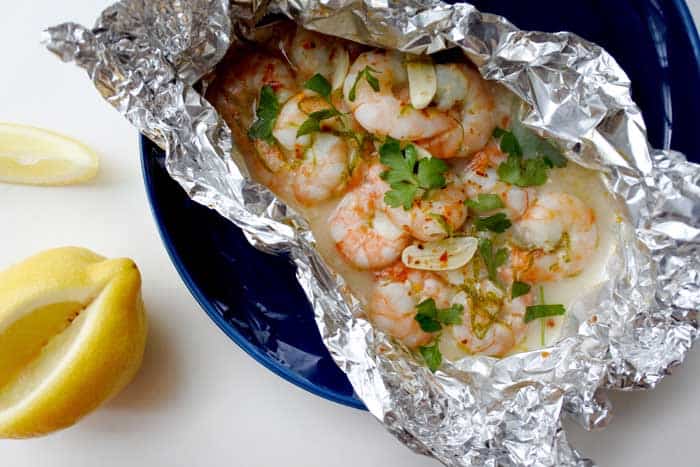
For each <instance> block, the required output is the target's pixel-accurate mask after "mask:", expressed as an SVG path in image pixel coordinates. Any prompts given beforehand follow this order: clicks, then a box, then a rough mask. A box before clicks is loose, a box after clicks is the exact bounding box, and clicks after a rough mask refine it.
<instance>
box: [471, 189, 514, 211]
mask: <svg viewBox="0 0 700 467" xmlns="http://www.w3.org/2000/svg"><path fill="white" fill-rule="evenodd" d="M464 204H466V205H467V206H468V207H469V208H471V209H473V210H474V211H476V212H479V213H481V212H488V211H493V210H495V209H501V208H503V207H505V205H504V204H503V200H502V199H501V197H500V196H498V195H494V194H484V193H481V194H479V195H478V196H477V197H476V199H468V200H466V201H465V202H464Z"/></svg>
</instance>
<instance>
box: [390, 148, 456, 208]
mask: <svg viewBox="0 0 700 467" xmlns="http://www.w3.org/2000/svg"><path fill="white" fill-rule="evenodd" d="M379 161H380V162H381V163H382V164H384V165H385V166H387V167H388V169H387V170H385V171H384V172H382V175H381V177H382V179H384V180H386V182H387V183H388V184H389V186H390V187H391V190H389V191H387V192H386V193H385V194H384V202H386V204H388V205H389V206H391V207H393V208H396V207H399V206H403V208H404V209H405V210H406V211H408V210H409V209H411V206H413V201H414V200H415V199H416V198H417V197H418V196H421V195H422V194H424V193H426V192H427V191H428V190H431V189H434V188H443V187H444V186H445V184H446V181H445V172H447V170H448V166H447V164H446V163H445V162H444V161H442V160H440V159H435V158H425V159H420V160H418V152H417V151H416V148H415V146H413V145H412V144H409V145H408V146H406V147H405V148H404V149H403V150H401V144H400V143H399V142H398V141H397V140H395V139H393V138H387V139H386V142H385V143H384V144H382V145H381V147H380V148H379Z"/></svg>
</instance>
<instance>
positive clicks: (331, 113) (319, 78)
mask: <svg viewBox="0 0 700 467" xmlns="http://www.w3.org/2000/svg"><path fill="white" fill-rule="evenodd" d="M304 88H305V89H309V90H310V91H314V92H315V93H317V94H318V95H320V96H321V97H322V98H323V100H325V101H326V102H327V103H328V105H330V108H328V109H323V110H317V111H316V112H312V113H311V114H309V116H308V117H307V118H306V120H304V123H302V124H301V125H300V126H299V129H298V130H297V138H298V137H300V136H304V135H308V134H311V133H315V132H317V131H321V122H322V121H323V120H327V119H329V118H333V117H342V116H343V113H342V112H341V111H340V110H338V109H337V108H336V107H335V105H333V101H332V100H331V92H332V91H333V88H332V86H331V83H329V82H328V80H327V79H326V78H324V77H323V75H321V74H320V73H316V74H315V75H313V76H312V77H311V78H310V79H309V80H308V81H307V82H306V83H304Z"/></svg>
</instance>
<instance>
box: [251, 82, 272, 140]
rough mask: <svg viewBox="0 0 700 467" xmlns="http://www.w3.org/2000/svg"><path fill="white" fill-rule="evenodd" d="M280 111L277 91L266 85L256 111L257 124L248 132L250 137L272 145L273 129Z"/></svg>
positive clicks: (261, 92) (261, 91)
mask: <svg viewBox="0 0 700 467" xmlns="http://www.w3.org/2000/svg"><path fill="white" fill-rule="evenodd" d="M279 111H280V103H279V101H278V100H277V95H276V94H275V91H273V90H272V87H271V86H268V85H265V86H263V87H262V89H261V90H260V99H259V100H258V108H257V110H256V111H255V116H256V117H257V118H256V119H255V122H253V125H252V126H251V127H250V129H249V130H248V136H249V137H250V138H252V139H261V140H263V141H267V142H268V143H272V142H273V141H274V138H273V137H272V128H273V127H274V126H275V120H277V114H279Z"/></svg>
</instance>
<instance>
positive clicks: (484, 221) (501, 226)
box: [474, 212, 513, 233]
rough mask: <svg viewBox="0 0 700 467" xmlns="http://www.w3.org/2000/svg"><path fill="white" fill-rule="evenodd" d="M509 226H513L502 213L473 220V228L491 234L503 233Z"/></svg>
mask: <svg viewBox="0 0 700 467" xmlns="http://www.w3.org/2000/svg"><path fill="white" fill-rule="evenodd" d="M511 225H513V224H512V223H511V221H510V219H508V217H507V216H506V215H505V214H504V213H502V212H499V213H498V214H494V215H493V216H489V217H479V218H477V219H475V220H474V227H476V230H479V231H484V230H490V231H491V232H496V233H503V232H505V231H506V230H508V229H509V228H510V226H511Z"/></svg>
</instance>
